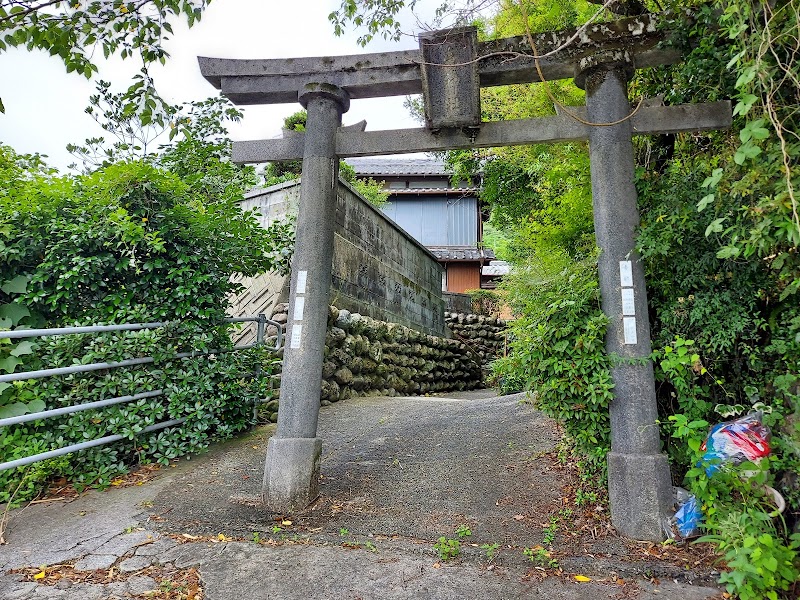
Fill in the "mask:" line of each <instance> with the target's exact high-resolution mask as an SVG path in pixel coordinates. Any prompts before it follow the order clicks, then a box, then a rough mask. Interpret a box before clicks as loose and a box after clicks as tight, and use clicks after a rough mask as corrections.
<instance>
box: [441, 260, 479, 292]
mask: <svg viewBox="0 0 800 600" xmlns="http://www.w3.org/2000/svg"><path fill="white" fill-rule="evenodd" d="M480 287H481V270H480V263H477V262H451V263H448V264H447V291H448V292H458V293H463V292H465V291H467V290H477V289H478V288H480Z"/></svg>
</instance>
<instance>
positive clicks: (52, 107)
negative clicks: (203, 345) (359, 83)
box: [0, 0, 419, 170]
mask: <svg viewBox="0 0 800 600" xmlns="http://www.w3.org/2000/svg"><path fill="white" fill-rule="evenodd" d="M339 4H340V0H291V1H276V0H214V2H212V3H211V5H210V6H209V8H208V10H207V11H206V12H205V14H204V15H203V19H202V20H201V21H200V23H198V24H197V25H195V26H194V27H193V28H192V29H188V28H187V27H186V26H185V25H183V24H181V25H180V26H178V25H175V35H174V36H173V39H172V40H170V42H169V43H168V45H167V48H168V50H169V52H170V54H171V58H170V59H169V60H168V61H167V64H166V66H165V67H161V66H160V65H159V66H158V67H152V71H151V72H152V73H153V75H154V78H155V80H156V85H157V87H158V88H159V90H160V91H161V93H162V95H163V96H165V98H166V99H167V100H168V101H170V102H173V103H175V102H184V101H188V100H201V99H204V98H207V97H209V96H213V95H216V93H217V91H216V90H215V89H214V88H213V87H212V86H211V84H210V83H208V82H206V80H205V79H203V77H202V76H201V75H200V70H199V68H198V66H197V56H198V55H202V56H211V57H225V58H280V57H296V56H331V55H337V54H357V53H362V52H381V51H386V50H401V49H408V48H415V47H417V42H416V40H415V39H413V38H411V37H405V38H404V39H403V40H402V41H401V42H385V41H383V40H376V41H373V42H372V43H370V44H369V45H368V46H367V47H366V48H361V47H360V46H358V45H357V44H356V41H355V40H356V37H357V35H356V33H355V32H348V34H347V35H346V36H344V37H341V38H337V37H335V36H334V34H333V28H332V26H331V25H330V23H329V22H328V18H327V15H328V14H329V13H330V12H331V11H333V10H335V9H337V8H338V7H339ZM404 25H406V26H407V27H409V28H410V27H411V26H412V25H413V20H409V21H408V22H407V23H405V22H404ZM101 54H102V53H101ZM140 67H141V64H137V62H136V60H135V59H128V60H126V61H122V60H118V59H112V60H111V61H108V62H102V63H101V64H100V74H99V76H98V78H100V79H105V80H108V81H111V82H112V89H114V90H115V91H121V90H123V89H125V88H127V86H128V85H129V82H130V77H131V76H132V75H133V74H134V73H136V72H137V71H138V69H139V68H140ZM0 81H2V82H3V85H2V88H0V97H2V99H3V103H4V104H5V108H6V113H5V115H0V142H2V143H4V144H7V145H10V146H11V147H13V148H14V149H15V150H17V151H18V152H24V153H29V152H40V153H42V154H47V155H48V156H49V157H50V158H49V161H48V162H49V163H50V164H52V165H54V166H57V167H59V168H60V169H62V170H64V169H65V168H66V166H67V165H68V164H70V163H71V162H73V160H74V159H73V158H72V157H71V155H70V154H69V153H68V152H67V151H66V149H65V146H66V144H67V143H70V142H72V143H80V142H83V140H84V139H86V138H88V137H92V136H96V135H102V133H103V132H102V130H101V129H100V128H99V127H98V126H97V125H96V123H95V122H94V121H93V120H92V118H91V117H89V116H88V115H86V114H85V113H84V109H85V108H86V106H87V104H88V98H89V95H90V94H92V93H93V92H94V83H93V82H91V81H88V80H86V79H85V78H84V77H82V76H79V75H76V74H75V73H71V74H68V73H66V70H65V68H64V65H63V64H62V63H61V61H60V60H58V59H57V58H54V57H50V56H48V55H46V54H45V53H41V52H27V51H25V50H19V49H16V50H12V51H9V52H4V53H2V54H0ZM402 104H403V98H402V97H398V98H378V99H369V100H356V101H353V102H352V105H351V107H350V111H349V112H348V113H347V114H345V115H344V122H345V124H350V123H355V122H357V121H360V120H361V119H366V120H367V128H368V129H369V130H375V129H393V128H400V127H418V126H419V125H418V124H417V123H416V122H415V121H414V120H413V119H412V118H411V117H410V116H409V115H408V113H407V111H406V110H405V109H404V108H403V106H402ZM299 109H300V105H299V104H283V105H273V106H247V107H244V112H245V118H244V120H243V122H242V123H241V124H240V125H238V126H234V127H231V136H232V137H233V139H235V140H244V139H263V138H269V137H277V136H279V135H280V126H281V124H282V121H283V118H284V117H285V116H287V115H289V114H291V113H293V112H295V111H297V110H299Z"/></svg>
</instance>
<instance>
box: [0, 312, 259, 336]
mask: <svg viewBox="0 0 800 600" xmlns="http://www.w3.org/2000/svg"><path fill="white" fill-rule="evenodd" d="M263 316H264V315H258V316H257V317H230V318H226V319H223V323H262V322H263V321H266V320H268V319H266V317H265V318H264V319H261V317H263ZM169 324H170V322H169V321H163V322H156V323H124V324H122V325H85V326H78V327H49V328H46V329H15V330H14V331H0V338H5V339H10V340H15V339H20V338H29V337H44V336H49V335H74V334H77V333H105V332H107V331H140V330H142V329H159V328H161V327H166V326H167V325H169Z"/></svg>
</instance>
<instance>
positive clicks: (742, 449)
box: [700, 412, 770, 477]
mask: <svg viewBox="0 0 800 600" xmlns="http://www.w3.org/2000/svg"><path fill="white" fill-rule="evenodd" d="M761 418H762V413H760V412H754V413H750V414H749V415H745V416H744V417H740V418H738V419H736V420H735V421H727V422H725V423H719V424H717V425H714V426H713V427H712V428H711V431H710V432H709V434H708V437H707V438H706V441H705V442H703V445H702V446H700V449H701V450H703V451H704V453H703V458H702V459H701V463H702V464H703V465H704V466H705V470H706V475H707V476H708V477H711V476H712V475H713V474H714V473H716V472H717V471H718V470H719V469H720V468H721V467H722V465H724V464H731V465H738V464H741V463H743V462H747V461H750V462H758V461H759V460H760V459H762V458H763V457H765V456H767V455H769V453H770V447H769V441H770V430H769V427H767V426H766V425H764V424H763V423H762V422H761Z"/></svg>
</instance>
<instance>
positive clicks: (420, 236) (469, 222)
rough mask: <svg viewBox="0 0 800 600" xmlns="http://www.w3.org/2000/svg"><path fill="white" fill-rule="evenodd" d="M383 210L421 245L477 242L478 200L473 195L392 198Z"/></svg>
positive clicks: (471, 243)
mask: <svg viewBox="0 0 800 600" xmlns="http://www.w3.org/2000/svg"><path fill="white" fill-rule="evenodd" d="M383 212H384V213H386V216H388V217H389V218H390V219H392V220H393V221H394V222H395V223H397V224H398V225H400V227H402V228H403V229H405V230H406V231H407V232H408V233H409V234H410V235H411V236H412V237H413V238H414V239H416V240H417V241H418V242H420V243H421V244H423V245H425V246H476V245H477V243H478V200H477V198H474V197H465V198H449V199H448V198H447V197H443V196H439V197H437V196H426V197H416V198H396V199H394V200H393V201H392V202H390V203H388V204H386V205H385V206H384V207H383Z"/></svg>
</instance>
